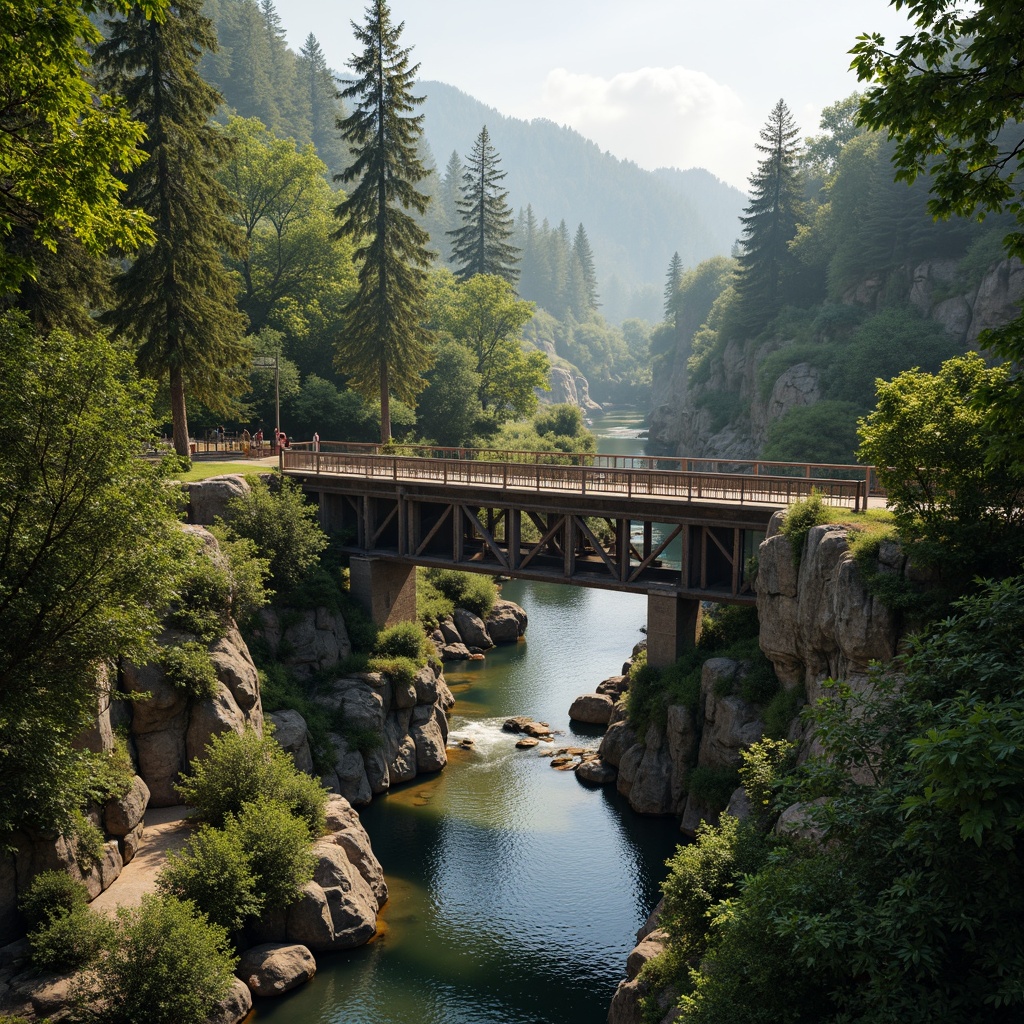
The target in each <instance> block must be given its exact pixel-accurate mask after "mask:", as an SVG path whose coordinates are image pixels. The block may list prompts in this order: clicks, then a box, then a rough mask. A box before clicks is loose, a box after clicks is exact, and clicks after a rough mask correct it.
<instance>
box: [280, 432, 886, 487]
mask: <svg viewBox="0 0 1024 1024" xmlns="http://www.w3.org/2000/svg"><path fill="white" fill-rule="evenodd" d="M291 450H292V451H296V452H299V451H312V450H313V443H312V442H311V441H307V442H301V443H297V444H292V446H291ZM318 450H319V451H320V453H321V454H332V453H333V454H350V455H366V456H369V455H382V456H398V457H401V456H405V457H409V458H418V459H428V460H437V459H444V460H446V461H457V462H478V463H495V462H496V463H506V462H508V463H513V464H526V465H555V466H563V467H565V466H576V467H579V468H588V467H590V468H594V469H606V470H608V469H610V470H618V469H622V470H646V471H656V470H667V471H670V472H675V473H702V474H712V475H727V474H739V475H742V476H755V477H785V478H794V479H804V480H813V481H816V485H817V486H818V489H819V490H821V489H822V488H821V487H820V484H821V483H823V482H824V481H827V480H832V481H836V480H862V481H863V482H864V489H865V494H866V495H867V496H869V497H884V496H885V489H884V488H883V487H882V485H881V484H880V483H879V481H878V476H877V474H876V473H875V467H874V466H862V465H856V464H851V463H815V462H775V461H770V460H767V459H695V458H681V457H678V456H668V455H604V454H601V453H597V452H532V451H506V450H504V449H499V448H461V447H445V446H441V445H416V444H401V445H388V446H386V447H385V446H383V445H380V444H365V443H360V442H354V441H353V442H349V441H321V442H320V444H319V449H318Z"/></svg>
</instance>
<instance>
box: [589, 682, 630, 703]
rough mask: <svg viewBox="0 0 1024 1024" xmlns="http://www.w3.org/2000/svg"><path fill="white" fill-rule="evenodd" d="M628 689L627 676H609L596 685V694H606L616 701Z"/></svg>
mask: <svg viewBox="0 0 1024 1024" xmlns="http://www.w3.org/2000/svg"><path fill="white" fill-rule="evenodd" d="M628 689H629V676H609V677H608V678H607V679H604V680H602V681H601V682H600V683H598V684H597V690H596V692H597V693H606V694H607V695H608V696H609V697H611V699H612V700H613V701H617V700H618V699H619V698H620V697H621V696H622V695H623V694H624V693H625V692H626V691H627V690H628Z"/></svg>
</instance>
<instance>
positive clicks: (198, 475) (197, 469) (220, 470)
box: [174, 459, 277, 484]
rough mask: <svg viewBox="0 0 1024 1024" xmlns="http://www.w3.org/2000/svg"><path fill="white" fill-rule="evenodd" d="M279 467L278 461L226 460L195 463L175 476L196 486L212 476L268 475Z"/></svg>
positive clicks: (185, 482) (184, 482)
mask: <svg viewBox="0 0 1024 1024" xmlns="http://www.w3.org/2000/svg"><path fill="white" fill-rule="evenodd" d="M276 467H277V461H276V460H275V461H274V462H273V463H270V462H265V463H264V462H259V461H257V460H255V459H233V460H229V459H225V460H224V461H223V462H219V461H218V462H207V461H205V460H204V461H203V462H193V463H192V468H191V469H190V470H189V471H188V472H187V473H177V474H175V477H174V478H175V479H176V480H180V481H181V482H182V483H183V484H194V483H196V482H197V481H199V480H208V479H209V478H210V477H211V476H224V475H225V474H226V473H232V474H237V473H240V474H242V475H243V476H256V475H257V474H259V473H266V472H268V471H270V470H273V469H275V468H276Z"/></svg>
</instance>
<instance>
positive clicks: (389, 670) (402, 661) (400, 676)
mask: <svg viewBox="0 0 1024 1024" xmlns="http://www.w3.org/2000/svg"><path fill="white" fill-rule="evenodd" d="M421 667H422V666H421V664H420V663H419V662H418V661H414V660H413V659H412V658H403V657H389V658H370V660H369V661H368V662H367V668H368V669H369V670H370V671H371V672H383V673H384V675H386V676H388V677H389V678H390V679H391V680H393V681H394V682H396V683H399V684H401V685H403V686H408V685H409V684H410V683H411V682H412V681H413V680H414V679H415V678H416V673H417V672H418V671H419V670H420V668H421Z"/></svg>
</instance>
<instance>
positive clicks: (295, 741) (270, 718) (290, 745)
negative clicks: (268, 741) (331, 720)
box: [266, 710, 313, 775]
mask: <svg viewBox="0 0 1024 1024" xmlns="http://www.w3.org/2000/svg"><path fill="white" fill-rule="evenodd" d="M266 722H267V723H268V724H270V725H271V726H273V729H274V734H273V735H274V739H275V740H276V741H277V742H278V743H279V744H280V746H281V749H282V750H286V751H287V752H288V753H289V754H291V755H292V760H293V761H294V762H295V767H296V768H298V769H299V771H300V772H306V773H307V774H309V775H312V774H313V755H312V754H311V753H310V749H309V730H308V728H307V727H306V720H305V719H304V718H303V717H302V715H300V714H299V713H298V711H290V710H286V711H274V712H271V713H270V714H268V715H267V717H266Z"/></svg>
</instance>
